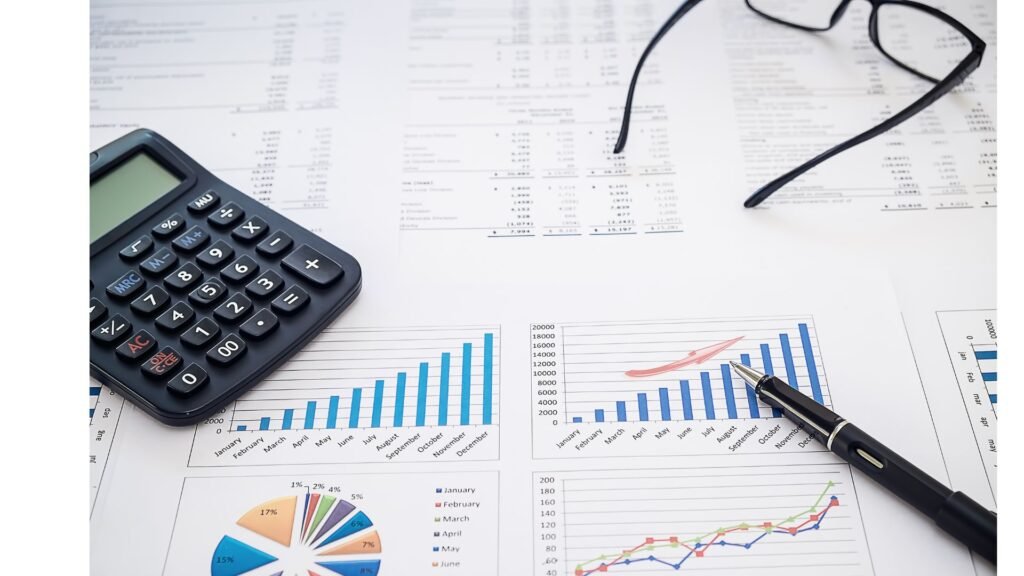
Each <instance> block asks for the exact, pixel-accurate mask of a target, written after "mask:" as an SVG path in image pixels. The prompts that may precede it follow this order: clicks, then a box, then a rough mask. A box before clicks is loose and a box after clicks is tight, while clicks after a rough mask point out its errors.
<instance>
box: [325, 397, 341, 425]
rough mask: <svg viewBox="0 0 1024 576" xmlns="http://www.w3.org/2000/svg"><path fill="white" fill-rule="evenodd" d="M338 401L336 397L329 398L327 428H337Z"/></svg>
mask: <svg viewBox="0 0 1024 576" xmlns="http://www.w3.org/2000/svg"><path fill="white" fill-rule="evenodd" d="M338 401H339V398H338V397H337V396H331V400H330V402H328V404H327V427H328V428H337V427H338Z"/></svg>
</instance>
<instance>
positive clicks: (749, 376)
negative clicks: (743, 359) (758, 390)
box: [729, 360, 765, 388]
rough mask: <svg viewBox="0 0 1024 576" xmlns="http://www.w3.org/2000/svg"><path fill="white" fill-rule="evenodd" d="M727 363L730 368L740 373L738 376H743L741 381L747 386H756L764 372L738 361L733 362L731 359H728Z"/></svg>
mask: <svg viewBox="0 0 1024 576" xmlns="http://www.w3.org/2000/svg"><path fill="white" fill-rule="evenodd" d="M729 364H730V365H731V366H732V369H733V370H734V371H735V372H736V373H737V374H739V375H740V378H743V381H744V382H746V383H747V386H750V387H751V388H753V387H755V386H757V383H758V382H760V381H761V378H764V376H765V375H764V373H762V372H758V371H757V370H754V369H753V368H751V367H750V366H747V365H745V364H740V363H739V362H734V361H732V360H730V361H729Z"/></svg>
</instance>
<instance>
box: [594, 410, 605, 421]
mask: <svg viewBox="0 0 1024 576" xmlns="http://www.w3.org/2000/svg"><path fill="white" fill-rule="evenodd" d="M594 422H604V410H602V409H600V408H597V409H596V410H594Z"/></svg>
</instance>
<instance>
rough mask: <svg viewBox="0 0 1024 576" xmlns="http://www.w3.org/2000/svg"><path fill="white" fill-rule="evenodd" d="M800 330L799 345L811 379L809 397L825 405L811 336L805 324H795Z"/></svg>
mask: <svg viewBox="0 0 1024 576" xmlns="http://www.w3.org/2000/svg"><path fill="white" fill-rule="evenodd" d="M797 327H798V328H800V344H801V345H802V346H803V348H804V361H805V362H806V363H807V375H808V376H810V377H811V396H813V397H814V401H815V402H817V403H818V404H824V403H825V397H824V396H822V395H821V382H819V381H818V365H817V364H815V362H814V349H813V348H811V335H810V333H808V332H807V324H802V323H801V324H797Z"/></svg>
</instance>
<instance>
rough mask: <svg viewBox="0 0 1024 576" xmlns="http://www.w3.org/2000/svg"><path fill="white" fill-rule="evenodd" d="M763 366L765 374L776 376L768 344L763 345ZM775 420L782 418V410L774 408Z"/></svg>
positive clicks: (773, 415)
mask: <svg viewBox="0 0 1024 576" xmlns="http://www.w3.org/2000/svg"><path fill="white" fill-rule="evenodd" d="M761 365H762V366H764V373H765V374H771V375H774V374H775V370H774V369H773V368H772V352H771V349H769V348H768V345H767V344H761ZM772 417H773V418H782V410H779V409H778V408H775V407H773V408H772Z"/></svg>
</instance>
